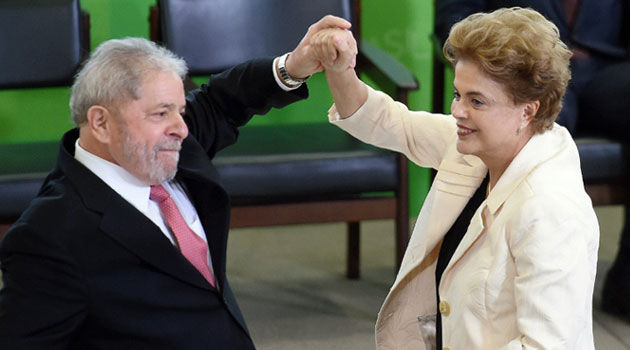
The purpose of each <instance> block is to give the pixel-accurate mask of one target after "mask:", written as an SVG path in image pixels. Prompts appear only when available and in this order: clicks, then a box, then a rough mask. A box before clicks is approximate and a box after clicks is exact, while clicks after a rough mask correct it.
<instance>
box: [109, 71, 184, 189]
mask: <svg viewBox="0 0 630 350" xmlns="http://www.w3.org/2000/svg"><path fill="white" fill-rule="evenodd" d="M185 107H186V100H185V97H184V86H183V83H182V80H181V79H180V78H179V77H178V76H177V75H175V74H174V73H171V72H163V71H155V72H150V73H148V74H146V77H145V78H144V81H143V83H142V88H141V91H140V98H139V99H138V100H131V101H129V102H127V103H123V104H122V105H121V106H119V107H118V108H117V112H116V115H115V119H116V121H115V122H114V123H113V125H112V127H113V129H115V130H112V142H111V143H110V154H111V156H112V158H113V159H114V161H115V162H116V163H117V164H118V165H120V166H121V167H123V168H124V169H125V170H127V171H129V172H130V173H131V174H133V175H134V176H136V177H137V178H138V179H140V180H142V181H143V182H145V183H147V184H151V185H153V184H158V183H161V182H165V181H170V180H172V179H173V178H174V177H175V174H176V173H177V162H178V160H179V150H180V148H181V143H182V141H183V140H184V139H185V138H186V136H188V127H187V126H186V124H185V123H184V120H183V118H182V114H183V113H184V110H185Z"/></svg>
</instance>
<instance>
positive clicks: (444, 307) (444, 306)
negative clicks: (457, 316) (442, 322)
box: [440, 301, 451, 316]
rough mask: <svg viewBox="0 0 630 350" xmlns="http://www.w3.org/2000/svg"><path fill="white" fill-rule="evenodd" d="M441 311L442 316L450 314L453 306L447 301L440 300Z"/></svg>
mask: <svg viewBox="0 0 630 350" xmlns="http://www.w3.org/2000/svg"><path fill="white" fill-rule="evenodd" d="M440 313H441V314H442V316H448V315H449V314H450V313H451V306H450V305H449V304H448V303H447V302H446V301H440Z"/></svg>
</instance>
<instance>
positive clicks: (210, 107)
mask: <svg viewBox="0 0 630 350" xmlns="http://www.w3.org/2000/svg"><path fill="white" fill-rule="evenodd" d="M272 69H273V60H272V59H257V60H252V61H249V62H246V63H243V64H240V65H237V66H235V67H233V68H231V69H228V70H226V71H224V72H222V73H219V74H216V75H213V76H211V77H210V80H209V81H208V83H206V84H204V85H202V86H201V88H199V89H197V90H194V91H192V92H191V93H190V94H188V96H187V98H186V100H187V101H186V102H187V105H186V114H185V116H184V119H185V120H186V124H187V125H188V128H189V134H190V136H193V137H194V138H196V139H197V141H198V142H199V143H200V144H201V146H202V147H203V148H204V149H205V150H206V153H207V154H208V155H209V156H210V157H211V158H212V157H214V155H215V153H216V152H217V151H219V150H221V149H223V148H224V147H226V146H229V145H231V144H233V143H234V142H236V138H237V137H238V129H237V128H238V127H240V126H243V125H245V124H246V123H247V122H248V121H249V120H250V119H251V118H252V116H253V115H254V114H265V113H267V112H269V110H270V109H271V108H272V107H275V108H281V107H284V106H286V105H288V104H290V103H293V102H295V101H299V100H301V99H304V98H306V97H308V90H307V88H306V84H304V85H303V86H302V87H300V88H298V89H296V90H293V91H289V92H286V91H284V90H282V89H281V88H280V87H279V86H278V84H277V82H276V81H275V79H274V77H273V71H272Z"/></svg>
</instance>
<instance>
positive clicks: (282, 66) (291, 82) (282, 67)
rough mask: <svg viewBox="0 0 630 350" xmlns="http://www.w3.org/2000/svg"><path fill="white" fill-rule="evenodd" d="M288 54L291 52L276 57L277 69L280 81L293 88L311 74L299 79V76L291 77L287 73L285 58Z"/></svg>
mask: <svg viewBox="0 0 630 350" xmlns="http://www.w3.org/2000/svg"><path fill="white" fill-rule="evenodd" d="M290 54H291V53H290V52H288V53H285V54H284V55H282V56H280V58H279V59H278V71H280V79H281V80H282V82H283V83H285V84H287V86H289V87H292V88H295V87H298V86H300V85H302V83H304V82H305V81H307V80H308V78H310V77H311V76H310V75H309V76H308V77H306V78H302V79H300V78H293V77H291V76H290V75H289V72H287V67H286V63H287V58H288V57H289V55H290Z"/></svg>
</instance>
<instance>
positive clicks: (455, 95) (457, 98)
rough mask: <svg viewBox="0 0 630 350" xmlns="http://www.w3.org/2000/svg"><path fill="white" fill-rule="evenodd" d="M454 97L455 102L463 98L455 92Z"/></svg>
mask: <svg viewBox="0 0 630 350" xmlns="http://www.w3.org/2000/svg"><path fill="white" fill-rule="evenodd" d="M453 97H454V98H455V101H459V98H460V97H461V96H460V95H459V92H457V91H455V92H454V93H453Z"/></svg>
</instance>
